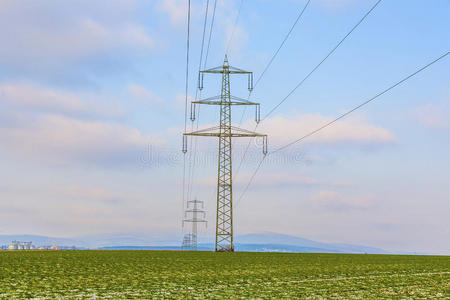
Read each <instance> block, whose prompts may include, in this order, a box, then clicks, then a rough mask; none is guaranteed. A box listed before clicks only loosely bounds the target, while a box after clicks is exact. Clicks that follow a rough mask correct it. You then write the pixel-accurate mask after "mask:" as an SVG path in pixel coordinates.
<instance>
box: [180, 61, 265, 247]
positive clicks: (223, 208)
mask: <svg viewBox="0 0 450 300" xmlns="http://www.w3.org/2000/svg"><path fill="white" fill-rule="evenodd" d="M205 73H206V74H222V92H221V94H220V96H215V97H210V98H207V99H203V100H199V101H193V102H192V104H191V119H192V120H194V119H195V106H196V105H197V104H208V105H218V106H220V125H219V126H215V127H212V128H207V129H203V130H198V131H194V132H190V133H185V134H184V136H183V152H186V151H187V136H213V137H218V138H219V166H218V176H217V217H216V251H217V252H232V251H234V244H233V183H232V155H231V148H232V147H231V145H232V144H231V138H233V137H262V138H263V153H264V154H267V135H265V134H259V133H256V132H252V131H248V130H246V129H242V128H238V127H235V126H232V125H231V106H232V105H254V106H255V107H256V110H255V120H256V122H259V120H260V109H259V103H255V102H250V101H248V100H245V99H241V98H238V97H234V96H231V93H230V74H247V75H248V89H249V91H252V89H253V73H252V72H248V71H244V70H241V69H238V68H235V67H232V66H230V65H229V64H228V59H227V56H226V55H225V60H224V62H223V66H219V67H216V68H212V69H209V70H204V71H200V73H199V84H198V88H199V89H200V90H202V89H203V75H204V74H205Z"/></svg>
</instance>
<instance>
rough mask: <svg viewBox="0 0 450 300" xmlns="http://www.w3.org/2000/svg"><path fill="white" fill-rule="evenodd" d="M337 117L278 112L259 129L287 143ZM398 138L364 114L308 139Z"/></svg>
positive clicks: (367, 141)
mask: <svg viewBox="0 0 450 300" xmlns="http://www.w3.org/2000/svg"><path fill="white" fill-rule="evenodd" d="M331 120H333V118H331V117H327V116H323V115H321V114H296V115H291V116H283V115H277V116H275V117H272V118H269V119H267V120H265V121H264V122H262V123H261V126H260V127H259V128H258V131H259V132H264V133H266V134H268V136H269V139H270V141H271V144H272V145H273V144H280V145H282V144H285V143H288V142H291V141H293V140H295V139H298V138H300V137H302V136H303V135H305V134H307V133H309V132H312V131H313V130H315V129H317V128H319V127H321V126H323V125H324V124H327V123H328V122H330V121H331ZM394 141H395V137H394V134H393V133H391V132H390V131H388V130H387V129H384V128H380V127H376V126H375V125H371V124H368V123H367V122H366V121H365V120H363V119H361V118H349V119H345V120H341V121H338V122H336V123H334V124H333V125H332V126H330V127H327V128H325V129H323V130H322V131H320V132H318V133H317V134H315V135H312V136H311V137H308V138H307V139H306V140H305V142H307V143H327V144H336V143H348V144H357V145H383V144H389V143H392V142H394Z"/></svg>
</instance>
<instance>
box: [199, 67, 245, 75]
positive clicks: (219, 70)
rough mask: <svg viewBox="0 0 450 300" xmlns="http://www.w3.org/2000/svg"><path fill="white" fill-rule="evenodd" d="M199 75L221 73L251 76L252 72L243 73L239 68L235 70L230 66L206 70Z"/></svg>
mask: <svg viewBox="0 0 450 300" xmlns="http://www.w3.org/2000/svg"><path fill="white" fill-rule="evenodd" d="M200 73H210V74H214V73H216V74H223V73H228V74H252V72H249V71H245V70H242V69H239V68H235V67H232V66H219V67H215V68H212V69H208V70H203V71H200Z"/></svg>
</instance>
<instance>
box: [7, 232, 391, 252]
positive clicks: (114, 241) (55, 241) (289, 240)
mask: <svg viewBox="0 0 450 300" xmlns="http://www.w3.org/2000/svg"><path fill="white" fill-rule="evenodd" d="M13 240H19V241H32V242H33V243H34V244H35V245H36V246H47V245H58V246H68V247H71V246H76V247H77V248H81V249H111V250H113V249H116V250H121V249H132V250H180V243H181V238H178V237H176V236H175V237H171V236H168V237H155V236H152V235H150V234H149V235H146V234H100V235H88V236H80V237H75V238H55V237H47V236H38V235H0V245H7V244H9V243H10V242H11V241H13ZM209 241H211V239H206V238H202V239H201V242H200V244H199V250H204V251H211V250H214V244H213V243H210V242H209ZM235 243H236V245H235V248H236V251H250V252H252V251H254V252H305V253H313V252H318V253H370V254H388V253H391V252H389V251H386V250H383V249H379V248H374V247H366V246H360V245H351V244H334V243H322V242H316V241H313V240H309V239H305V238H301V237H296V236H292V235H286V234H279V233H253V234H244V235H239V236H236V237H235Z"/></svg>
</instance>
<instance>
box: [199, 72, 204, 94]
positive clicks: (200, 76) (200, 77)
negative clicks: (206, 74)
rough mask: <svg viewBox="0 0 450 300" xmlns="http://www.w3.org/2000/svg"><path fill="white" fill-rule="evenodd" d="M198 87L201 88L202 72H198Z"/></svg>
mask: <svg viewBox="0 0 450 300" xmlns="http://www.w3.org/2000/svg"><path fill="white" fill-rule="evenodd" d="M198 89H199V90H200V91H201V90H203V73H201V72H199V73H198Z"/></svg>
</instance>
